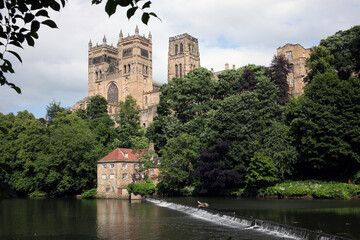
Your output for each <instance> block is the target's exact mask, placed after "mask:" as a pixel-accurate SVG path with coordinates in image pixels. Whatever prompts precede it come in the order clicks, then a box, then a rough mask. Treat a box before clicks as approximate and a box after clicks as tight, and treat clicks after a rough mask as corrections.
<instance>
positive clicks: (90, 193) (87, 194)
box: [81, 188, 96, 199]
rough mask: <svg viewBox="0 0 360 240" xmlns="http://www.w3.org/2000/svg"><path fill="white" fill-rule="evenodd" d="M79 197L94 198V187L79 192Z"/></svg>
mask: <svg viewBox="0 0 360 240" xmlns="http://www.w3.org/2000/svg"><path fill="white" fill-rule="evenodd" d="M81 198H83V199H86V198H96V188H93V189H90V190H87V191H85V192H83V193H82V194H81Z"/></svg>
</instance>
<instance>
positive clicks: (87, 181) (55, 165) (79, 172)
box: [38, 114, 101, 195]
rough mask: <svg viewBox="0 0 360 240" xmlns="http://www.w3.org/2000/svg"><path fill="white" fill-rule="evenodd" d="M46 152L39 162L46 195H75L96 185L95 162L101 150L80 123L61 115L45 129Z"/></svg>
mask: <svg viewBox="0 0 360 240" xmlns="http://www.w3.org/2000/svg"><path fill="white" fill-rule="evenodd" d="M49 131H50V134H49V136H48V139H47V150H46V152H45V154H44V157H43V158H40V159H39V164H38V168H39V170H38V172H39V175H41V176H43V178H44V179H43V186H42V188H41V189H39V190H43V191H45V192H48V193H50V194H52V195H53V194H54V195H62V194H75V193H81V192H83V191H84V190H87V189H91V188H94V187H95V186H96V161H97V160H98V159H100V156H101V155H100V152H101V147H100V144H99V143H98V142H97V141H96V136H95V135H94V134H93V133H92V132H91V130H90V129H89V127H88V125H87V124H86V122H85V121H84V120H82V119H81V118H79V117H78V116H76V114H70V115H66V114H61V115H59V116H57V117H56V118H55V119H54V121H53V124H52V125H51V126H50V127H49Z"/></svg>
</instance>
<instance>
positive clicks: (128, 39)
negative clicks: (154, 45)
mask: <svg viewBox="0 0 360 240" xmlns="http://www.w3.org/2000/svg"><path fill="white" fill-rule="evenodd" d="M135 39H140V40H142V41H144V42H147V43H151V40H150V39H149V38H146V37H145V36H136V35H132V36H128V37H125V38H123V39H122V40H119V43H122V42H127V41H132V40H135Z"/></svg>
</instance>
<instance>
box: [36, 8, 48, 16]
mask: <svg viewBox="0 0 360 240" xmlns="http://www.w3.org/2000/svg"><path fill="white" fill-rule="evenodd" d="M35 16H37V17H38V16H44V17H49V14H48V12H47V11H46V10H44V9H41V10H39V11H38V12H37V13H36V14H35Z"/></svg>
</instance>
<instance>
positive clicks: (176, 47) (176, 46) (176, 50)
mask: <svg viewBox="0 0 360 240" xmlns="http://www.w3.org/2000/svg"><path fill="white" fill-rule="evenodd" d="M177 53H178V45H177V44H176V45H175V55H176V54H177Z"/></svg>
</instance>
